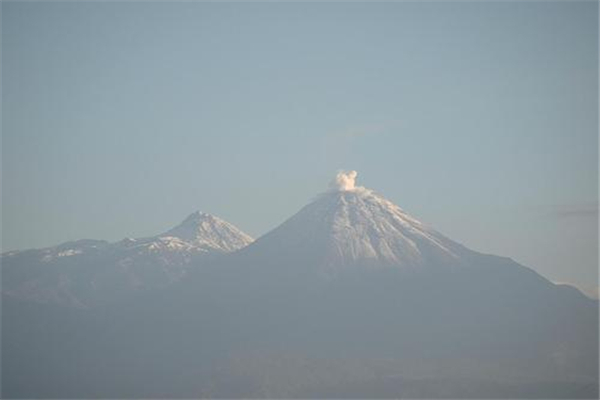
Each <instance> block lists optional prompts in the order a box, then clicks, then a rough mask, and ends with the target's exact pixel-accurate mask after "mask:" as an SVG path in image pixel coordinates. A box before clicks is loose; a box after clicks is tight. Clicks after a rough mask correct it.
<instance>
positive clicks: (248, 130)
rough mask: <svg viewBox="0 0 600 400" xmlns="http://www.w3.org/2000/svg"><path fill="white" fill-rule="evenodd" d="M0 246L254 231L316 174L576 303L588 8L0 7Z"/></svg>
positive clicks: (593, 22)
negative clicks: (200, 215) (206, 221)
mask: <svg viewBox="0 0 600 400" xmlns="http://www.w3.org/2000/svg"><path fill="white" fill-rule="evenodd" d="M2 106H3V107H2V111H3V119H2V175H3V176H2V212H3V215H2V239H3V243H2V250H3V251H6V250H12V249H24V248H30V247H42V246H49V245H53V244H57V243H60V242H64V241H67V240H73V239H78V238H99V239H107V240H111V241H112V240H119V239H122V238H123V237H125V236H134V237H135V236H144V235H151V234H154V233H158V232H161V231H164V230H166V229H168V228H169V227H170V226H172V225H175V224H176V223H178V222H179V221H180V220H182V219H183V218H184V217H185V216H186V215H187V214H189V213H190V212H192V211H194V210H196V209H200V210H203V211H206V212H210V213H213V214H215V215H218V216H221V217H223V218H225V219H227V220H229V221H231V222H232V223H234V224H236V225H237V226H239V227H240V228H242V229H243V230H245V231H247V232H248V233H250V234H252V235H254V236H259V235H261V234H263V233H265V232H267V231H268V230H269V229H271V228H273V227H275V226H276V225H278V224H279V223H280V222H282V221H283V220H284V219H285V218H287V217H289V216H290V215H292V214H293V213H294V212H296V211H297V210H298V209H299V208H300V207H301V206H303V205H304V204H306V203H307V202H308V201H309V200H310V199H311V197H312V196H313V195H315V194H316V193H318V192H320V191H322V190H324V189H325V188H326V185H327V182H328V181H329V180H330V179H331V177H332V176H333V175H334V173H335V172H336V170H338V169H340V168H344V169H356V170H358V171H359V179H358V181H359V183H360V184H362V185H364V186H367V187H369V188H373V189H375V190H377V191H379V192H380V193H382V194H384V195H385V196H386V197H388V198H389V199H390V200H392V201H394V202H395V203H397V204H398V205H400V206H401V207H403V208H404V209H405V210H406V211H408V212H409V213H411V214H413V215H414V216H416V217H417V218H419V219H421V220H422V221H424V222H426V223H428V224H430V225H432V226H434V227H435V228H437V229H438V230H439V231H441V232H442V233H444V234H446V235H447V236H449V237H451V238H453V239H455V240H457V241H459V242H461V243H463V244H465V245H467V246H469V247H471V248H473V249H475V250H479V251H482V252H489V253H494V254H499V255H504V256H509V257H512V258H514V259H516V260H517V261H519V262H522V263H524V264H525V265H527V266H530V267H532V268H534V269H536V270H537V271H539V272H540V273H542V274H544V275H545V276H547V277H548V278H550V279H552V280H555V281H565V282H572V283H575V284H578V285H579V286H581V287H585V288H591V287H594V286H596V285H597V268H598V253H597V246H598V232H597V216H598V214H597V204H598V115H597V114H598V113H597V111H598V5H597V3H596V2H550V3H543V2H509V3H490V2H487V3H485V2H446V3H435V2H427V3H421V4H418V3H406V2H404V3H376V4H374V3H328V4H315V3H293V4H290V3H252V4H240V3H225V4H214V3H190V2H186V3H143V2H128V3H119V2H111V3H71V2H62V3H58V2H57V3H35V2H26V3H16V2H3V3H2Z"/></svg>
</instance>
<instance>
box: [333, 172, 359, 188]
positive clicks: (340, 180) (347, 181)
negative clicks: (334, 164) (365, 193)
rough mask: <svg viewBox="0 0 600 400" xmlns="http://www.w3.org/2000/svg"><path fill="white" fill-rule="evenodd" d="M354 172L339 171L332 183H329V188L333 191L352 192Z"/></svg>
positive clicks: (355, 173)
mask: <svg viewBox="0 0 600 400" xmlns="http://www.w3.org/2000/svg"><path fill="white" fill-rule="evenodd" d="M356 175H358V173H357V172H356V171H340V172H338V173H337V175H336V176H335V178H334V179H333V181H331V185H330V186H331V188H332V189H334V190H340V191H344V190H354V188H355V187H354V182H355V180H356Z"/></svg>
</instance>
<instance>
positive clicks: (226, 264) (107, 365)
mask: <svg viewBox="0 0 600 400" xmlns="http://www.w3.org/2000/svg"><path fill="white" fill-rule="evenodd" d="M356 177H357V174H356V173H355V172H353V171H351V172H342V173H340V174H338V175H337V176H336V178H335V179H334V181H333V183H332V185H331V186H330V188H329V189H328V190H327V191H325V192H324V193H321V194H319V195H317V196H316V197H315V198H314V199H313V200H312V201H311V202H310V203H309V204H307V205H306V206H305V207H303V208H302V209H301V210H299V211H298V212H297V213H296V214H295V215H293V216H292V217H290V218H289V219H288V220H286V221H284V222H283V223H282V224H281V225H280V226H278V227H277V228H275V229H273V230H272V231H271V232H269V233H267V234H265V235H264V236H262V237H260V238H258V239H257V240H256V241H254V242H251V243H250V240H246V239H245V236H243V235H239V234H238V232H237V230H232V229H231V228H228V227H227V226H222V224H216V226H215V225H214V221H212V220H211V218H210V217H207V216H205V215H203V214H201V213H196V214H192V215H191V216H190V217H189V218H188V219H186V221H184V222H183V223H182V224H181V225H180V226H178V227H176V228H174V229H173V230H170V231H168V232H167V233H166V234H165V235H164V237H171V238H177V240H182V241H186V243H190V244H194V246H196V247H197V248H200V249H204V248H206V246H207V243H209V244H211V248H218V249H221V250H222V251H220V252H219V253H218V254H217V255H215V256H214V257H211V258H209V259H202V261H199V260H198V261H194V260H192V261H191V265H192V266H198V268H188V269H187V274H186V275H185V276H184V277H183V278H182V279H180V280H179V281H178V282H176V283H175V284H172V285H169V286H167V287H164V288H163V289H162V290H157V291H145V292H144V293H143V294H141V295H139V296H135V297H131V298H128V299H127V300H126V301H125V300H123V301H119V302H113V303H109V304H106V305H105V306H102V307H98V308H94V309H91V310H85V311H82V310H73V309H71V308H63V307H49V306H48V305H35V306H34V305H32V303H30V302H23V301H15V299H14V298H8V302H6V301H5V306H4V308H3V316H2V318H3V320H2V322H3V327H4V328H3V345H4V347H3V354H2V362H3V372H2V373H3V384H4V388H3V394H4V395H5V397H29V398H32V397H60V398H82V397H92V396H94V397H115V398H116V397H127V398H142V397H144V398H198V397H202V398H205V397H208V398H242V397H243V398H274V397H275V398H407V397H408V398H597V397H598V301H596V300H592V299H589V298H587V297H586V296H584V295H583V294H581V292H579V291H578V290H577V289H575V288H573V287H570V286H566V285H556V284H553V283H552V282H550V281H549V280H547V279H545V278H544V277H543V276H541V275H539V274H538V273H536V272H535V271H533V270H532V269H530V268H527V267H525V266H522V265H520V264H518V263H516V262H515V261H513V260H511V259H509V258H506V257H498V256H494V255H488V254H482V253H479V252H477V251H474V250H471V249H468V248H466V247H465V246H463V245H461V244H459V243H457V242H455V241H453V240H451V239H449V238H447V237H445V236H444V235H443V234H441V233H439V232H437V231H436V230H435V229H433V228H431V227H429V226H427V225H425V224H423V223H421V222H420V221H418V220H417V219H416V218H414V217H412V216H410V215H409V214H408V213H406V212H405V211H404V210H402V209H401V208H400V207H398V206H396V205H395V204H393V203H392V202H390V201H389V200H387V199H385V198H384V197H383V196H382V195H380V194H378V193H376V192H374V191H372V190H370V189H366V188H363V187H359V186H356V185H355V180H356ZM211 227H212V228H211ZM208 228H210V232H213V233H218V235H217V236H216V237H212V235H208V234H207V233H206V229H208ZM230 234H233V235H234V236H233V237H234V238H237V239H236V240H233V241H231V240H230V241H228V242H227V243H232V244H233V245H234V246H235V247H234V248H236V249H237V250H235V251H229V250H231V249H232V247H229V246H228V245H226V244H224V243H222V242H221V241H220V239H219V238H223V237H225V238H227V237H229V235H230ZM198 237H200V238H201V239H200V240H199V239H198ZM238 239H239V240H238Z"/></svg>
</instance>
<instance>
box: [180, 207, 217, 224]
mask: <svg viewBox="0 0 600 400" xmlns="http://www.w3.org/2000/svg"><path fill="white" fill-rule="evenodd" d="M205 220H215V217H214V216H213V215H211V214H209V213H205V212H203V211H199V210H197V211H194V212H193V213H191V214H190V215H188V216H187V218H186V219H184V220H183V223H186V222H198V221H205Z"/></svg>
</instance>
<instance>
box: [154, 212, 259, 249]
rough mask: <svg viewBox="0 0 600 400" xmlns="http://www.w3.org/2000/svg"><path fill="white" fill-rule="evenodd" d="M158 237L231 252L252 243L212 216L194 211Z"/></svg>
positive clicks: (245, 236) (233, 228)
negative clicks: (169, 237)
mask: <svg viewBox="0 0 600 400" xmlns="http://www.w3.org/2000/svg"><path fill="white" fill-rule="evenodd" d="M159 236H160V237H164V236H172V237H176V238H179V239H181V240H184V241H186V242H188V243H190V244H191V245H193V246H196V247H199V248H200V249H204V250H216V251H221V252H231V251H235V250H238V249H240V248H242V247H245V246H247V245H249V244H250V243H252V241H253V239H252V238H251V237H250V236H248V235H247V234H245V233H244V232H242V231H241V230H239V229H238V228H236V227H235V226H233V225H231V224H230V223H229V222H227V221H224V220H222V219H220V218H217V217H215V216H214V215H211V214H207V213H204V212H200V211H196V212H194V213H192V214H190V215H189V216H188V217H187V218H186V219H185V220H183V222H182V223H181V224H179V225H177V226H176V227H174V228H172V229H170V230H168V231H167V232H165V233H163V234H162V235H159Z"/></svg>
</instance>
